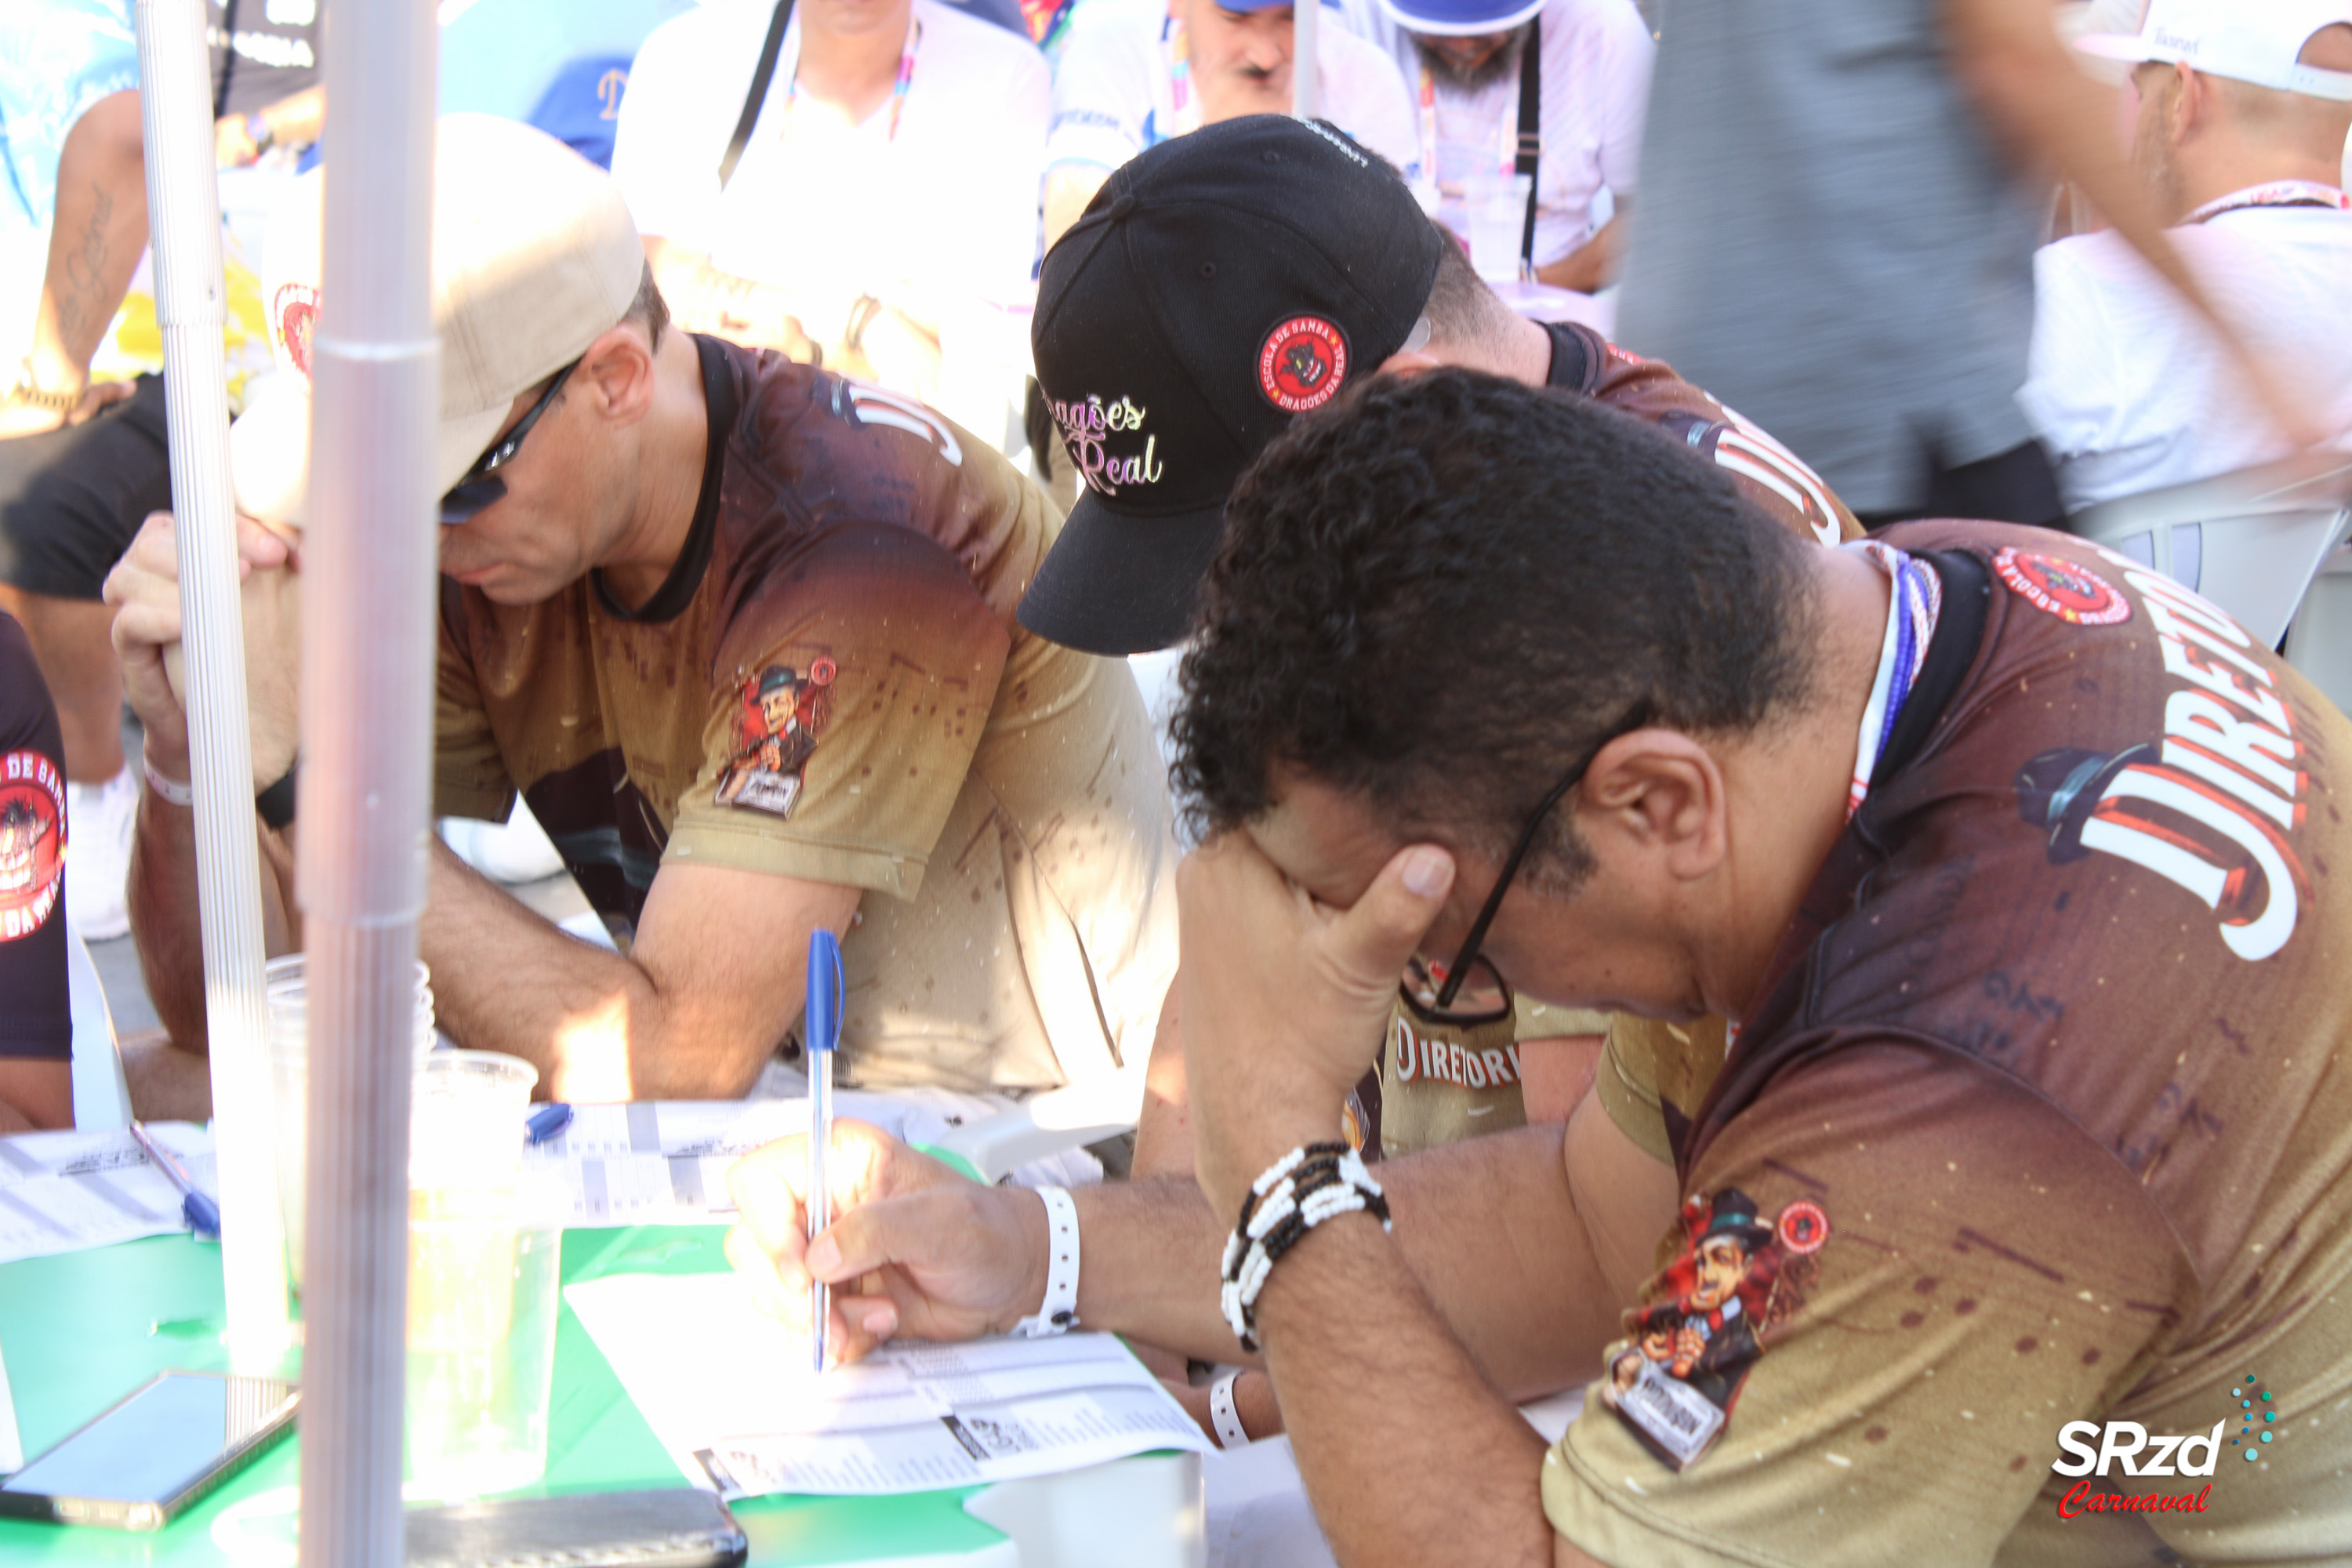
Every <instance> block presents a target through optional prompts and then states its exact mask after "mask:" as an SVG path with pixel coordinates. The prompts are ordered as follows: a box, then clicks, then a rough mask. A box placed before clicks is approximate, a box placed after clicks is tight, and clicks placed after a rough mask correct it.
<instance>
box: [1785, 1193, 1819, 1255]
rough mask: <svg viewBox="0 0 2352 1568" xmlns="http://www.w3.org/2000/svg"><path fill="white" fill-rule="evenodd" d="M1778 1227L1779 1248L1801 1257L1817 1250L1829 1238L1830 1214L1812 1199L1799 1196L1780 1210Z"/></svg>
mask: <svg viewBox="0 0 2352 1568" xmlns="http://www.w3.org/2000/svg"><path fill="white" fill-rule="evenodd" d="M1778 1229H1779V1230H1780V1246H1781V1248H1782V1249H1783V1250H1784V1251H1788V1252H1793V1253H1795V1254H1796V1255H1797V1256H1798V1257H1800V1258H1802V1257H1804V1256H1805V1255H1807V1254H1808V1253H1814V1252H1819V1251H1820V1250H1821V1249H1822V1243H1823V1242H1825V1241H1827V1240H1828V1239H1829V1238H1830V1216H1829V1215H1826V1214H1823V1213H1822V1205H1819V1204H1817V1203H1815V1202H1813V1200H1812V1199H1811V1198H1799V1199H1798V1200H1797V1201H1796V1202H1795V1203H1792V1204H1790V1205H1789V1206H1788V1207H1787V1208H1784V1209H1782V1210H1781V1211H1780V1221H1779V1225H1778Z"/></svg>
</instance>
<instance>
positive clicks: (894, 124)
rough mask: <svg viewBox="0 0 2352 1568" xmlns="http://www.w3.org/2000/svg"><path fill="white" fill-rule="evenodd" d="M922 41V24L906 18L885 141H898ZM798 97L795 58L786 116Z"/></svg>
mask: <svg viewBox="0 0 2352 1568" xmlns="http://www.w3.org/2000/svg"><path fill="white" fill-rule="evenodd" d="M922 41H923V24H922V22H921V21H920V20H919V18H917V17H915V16H908V18H907V44H906V47H904V48H902V49H900V50H899V51H898V80H897V81H895V82H893V83H892V84H891V87H890V131H889V134H888V135H887V137H886V138H885V140H886V141H890V142H896V141H897V140H898V117H899V115H901V114H903V113H904V112H906V108H907V89H908V88H909V87H911V86H913V85H914V81H915V48H916V46H918V45H919V44H920V43H921V42H922ZM800 95H801V66H800V60H799V59H798V58H794V59H793V81H792V85H791V86H790V87H788V88H786V89H784V112H785V113H786V114H790V113H791V112H792V110H793V102H794V101H795V100H797V99H798V98H799V97H800Z"/></svg>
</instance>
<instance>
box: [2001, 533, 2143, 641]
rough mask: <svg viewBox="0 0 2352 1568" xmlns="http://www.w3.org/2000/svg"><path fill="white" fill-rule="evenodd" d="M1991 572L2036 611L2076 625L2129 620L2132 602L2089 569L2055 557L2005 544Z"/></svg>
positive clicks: (2108, 623) (2112, 624) (2106, 624)
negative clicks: (1996, 574)
mask: <svg viewBox="0 0 2352 1568" xmlns="http://www.w3.org/2000/svg"><path fill="white" fill-rule="evenodd" d="M1992 569H1993V570H1994V571H1995V572H1996V573H1998V574H2000V580H2001V581H2002V582H2004V583H2006V584H2009V586H2010V591H2011V592H2012V593H2014V594H2015V595H2017V596H2018V597H2019V598H2021V599H2023V600H2024V601H2025V602H2026V603H2027V604H2029V605H2032V606H2033V607H2034V608H2035V609H2037V610H2042V611H2043V612H2045V613H2047V614H2049V615H2053V616H2057V617H2058V618H2059V619H2060V620H2062V621H2071V622H2073V623H2074V625H2076V626H2115V625H2116V624H2117V623H2119V622H2122V621H2127V620H2129V619H2131V613H2132V611H2131V601H2130V600H2129V599H2126V598H2125V597H2124V596H2123V595H2121V594H2118V593H2116V590H2115V587H2114V585H2113V584H2110V583H2108V581H2107V580H2106V579H2105V578H2104V577H2102V576H2100V575H2099V574H2097V573H2095V572H2094V571H2091V570H2090V569H2089V568H2088V567H2084V566H2077V565H2075V564H2074V563H2073V562H2071V561H2061V560H2059V559H2058V558H2057V557H2056V556H2054V555H2043V554H2041V553H2039V552H2035V551H2030V550H2019V549H2017V548H2016V547H2015V546H2013V545H2004V546H2002V547H2001V550H2000V553H1999V554H1997V555H1995V556H1994V557H1993V558H1992Z"/></svg>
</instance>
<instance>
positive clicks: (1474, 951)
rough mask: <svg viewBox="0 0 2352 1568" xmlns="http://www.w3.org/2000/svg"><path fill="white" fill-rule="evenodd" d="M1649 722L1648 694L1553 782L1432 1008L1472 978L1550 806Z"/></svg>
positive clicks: (1438, 1009) (1446, 1002)
mask: <svg viewBox="0 0 2352 1568" xmlns="http://www.w3.org/2000/svg"><path fill="white" fill-rule="evenodd" d="M1649 721H1650V700H1649V699H1648V698H1646V697H1645V698H1643V700H1641V701H1639V702H1636V703H1634V704H1633V707H1632V708H1631V709H1629V710H1626V713H1625V716H1624V717H1623V718H1622V719H1620V720H1618V721H1617V722H1615V723H1614V724H1612V725H1610V726H1609V728H1608V729H1607V730H1605V731H1602V732H1601V738H1600V739H1599V740H1597V741H1595V742H1592V744H1591V745H1590V746H1588V747H1586V748H1585V751H1584V754H1583V755H1582V756H1580V757H1579V758H1577V759H1576V763H1575V765H1574V766H1572V767H1570V769H1569V770H1568V772H1567V773H1564V774H1562V775H1561V777H1560V781H1559V783H1558V784H1554V785H1552V786H1551V793H1550V794H1549V795H1545V796H1544V797H1543V800H1542V802H1541V803H1540V804H1539V805H1537V807H1536V809H1535V812H1534V814H1533V815H1532V816H1529V817H1528V825H1527V826H1525V827H1524V828H1521V829H1520V830H1519V841H1518V842H1517V844H1514V845H1513V846H1511V853H1510V856H1509V858H1507V859H1506V860H1505V861H1504V862H1503V870H1502V874H1501V875H1500V876H1498V877H1496V879H1495V890H1494V891H1493V892H1491V893H1488V894H1487V895H1486V903H1485V904H1484V905H1483V906H1482V907H1481V908H1480V909H1479V910H1478V918H1477V919H1476V920H1475V921H1471V922H1470V934H1469V935H1468V936H1466V937H1464V938H1463V939H1462V948H1461V951H1460V952H1456V953H1455V954H1454V962H1453V963H1449V964H1447V965H1446V966H1445V979H1444V984H1441V985H1440V986H1439V987H1438V990H1437V997H1436V999H1435V1001H1434V1002H1433V1003H1432V1004H1431V1005H1430V1007H1429V1009H1428V1010H1429V1011H1431V1012H1433V1013H1437V1014H1444V1013H1445V1012H1446V1010H1447V1009H1449V1008H1451V1007H1452V1006H1453V1005H1454V996H1455V995H1456V994H1458V993H1459V992H1460V991H1461V989H1462V983H1463V981H1465V979H1467V978H1468V977H1469V974H1470V965H1471V964H1472V963H1475V962H1476V961H1477V959H1478V944H1479V943H1481V942H1485V941H1486V928H1487V927H1488V926H1490V925H1493V924H1494V923H1495V911H1496V910H1499V909H1501V908H1502V907H1503V895H1504V894H1505V893H1507V892H1508V891H1509V890H1510V887H1511V883H1512V882H1513V881H1515V880H1516V879H1517V877H1518V874H1519V865H1520V863H1521V862H1522V861H1524V860H1526V859H1527V858H1528V850H1530V849H1532V848H1534V847H1535V842H1536V832H1537V830H1538V829H1539V828H1541V827H1542V826H1543V824H1544V818H1545V817H1547V816H1550V815H1551V808H1552V807H1553V806H1555V805H1559V802H1560V797H1561V796H1563V795H1567V794H1568V792H1569V791H1570V790H1572V789H1574V788H1575V787H1576V786H1577V785H1578V784H1580V783H1581V782H1582V781H1583V778H1584V775H1585V773H1586V771H1587V770H1589V769H1590V768H1591V766H1592V761H1593V759H1594V758H1595V757H1598V756H1599V755H1600V754H1601V749H1602V748H1603V747H1605V746H1607V745H1608V744H1609V742H1612V741H1615V740H1618V739H1621V738H1622V737H1623V736H1626V735H1630V734H1632V733H1633V731H1636V730H1638V729H1640V728H1641V727H1642V726H1643V725H1644V724H1646V723H1648V722H1649ZM1486 968H1487V969H1488V970H1489V971H1490V972H1492V973H1494V974H1495V976H1496V978H1497V979H1498V980H1499V979H1500V978H1501V977H1502V972H1501V971H1500V970H1498V969H1496V968H1495V966H1494V964H1493V963H1487V964H1486ZM1416 1010H1417V1011H1418V1010H1419V1009H1416Z"/></svg>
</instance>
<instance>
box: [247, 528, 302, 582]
mask: <svg viewBox="0 0 2352 1568" xmlns="http://www.w3.org/2000/svg"><path fill="white" fill-rule="evenodd" d="M292 554H293V550H292V548H291V547H290V546H289V545H288V544H287V542H286V541H285V540H283V539H281V538H279V537H278V535H277V534H275V533H272V532H271V531H269V530H268V529H267V528H265V527H263V526H262V525H261V523H260V522H259V521H257V520H256V519H254V518H250V517H247V516H246V515H245V514H244V513H243V512H239V513H237V516H236V563H237V575H238V576H239V577H244V576H247V575H249V574H252V572H253V571H254V570H255V569H256V568H257V567H258V568H262V569H265V570H266V569H268V568H269V567H272V566H283V565H285V564H286V562H287V559H288V558H289V556H291V555H292Z"/></svg>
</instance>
